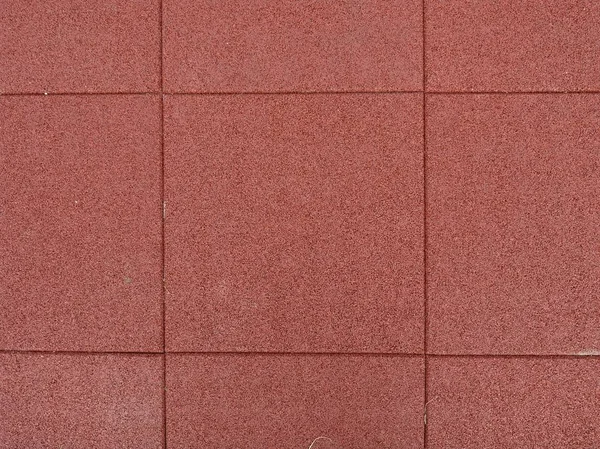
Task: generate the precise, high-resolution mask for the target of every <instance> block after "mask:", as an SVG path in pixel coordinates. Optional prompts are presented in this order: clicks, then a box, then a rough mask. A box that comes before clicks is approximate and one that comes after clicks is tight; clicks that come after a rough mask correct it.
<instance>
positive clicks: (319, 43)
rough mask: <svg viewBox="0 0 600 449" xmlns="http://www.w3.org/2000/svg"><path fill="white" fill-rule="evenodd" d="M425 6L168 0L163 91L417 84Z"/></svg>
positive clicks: (381, 1)
mask: <svg viewBox="0 0 600 449" xmlns="http://www.w3.org/2000/svg"><path fill="white" fill-rule="evenodd" d="M421 3H422V2H421V0H371V1H368V2H357V1H353V0H343V1H338V2H314V1H296V0H280V1H271V0H224V1H219V2H215V1H212V0H199V1H198V0H165V1H164V81H165V89H166V90H167V91H168V92H282V91H283V92H298V91H301V92H305V91H312V92H315V91H328V92H331V91H390V90H393V91H415V90H421V89H422V86H423V82H422V73H423V72H422V65H423V64H422V61H423V56H422V51H423V50H422V48H423V47H422V41H423V31H422V5H421Z"/></svg>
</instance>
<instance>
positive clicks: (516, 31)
mask: <svg viewBox="0 0 600 449" xmlns="http://www.w3.org/2000/svg"><path fill="white" fill-rule="evenodd" d="M598 23H600V2H598V1H597V0H510V1H509V0H501V1H489V0H471V1H464V0H444V1H437V0H427V1H426V6H425V33H426V64H425V67H426V69H425V72H426V79H427V89H428V90H429V91H495V92H498V91H501V92H508V91H559V92H564V91H590V90H591V91H594V90H595V91H597V90H600V26H598Z"/></svg>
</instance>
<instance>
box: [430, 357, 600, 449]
mask: <svg viewBox="0 0 600 449" xmlns="http://www.w3.org/2000/svg"><path fill="white" fill-rule="evenodd" d="M599 370H600V360H598V359H597V358H593V359H591V358H585V357H582V358H579V359H576V358H569V359H564V358H563V359H560V358H554V359H530V358H512V359H509V358H461V357H459V358H446V357H444V358H433V359H430V360H429V374H428V376H429V382H428V392H429V398H430V400H431V402H430V403H429V404H428V405H427V423H428V434H429V438H428V447H429V448H430V449H504V448H513V447H523V448H525V447H526V448H538V447H543V448H548V449H563V448H577V449H584V448H591V447H598V446H599V445H600V431H599V430H598V429H599V428H600V426H599V425H598V424H599V423H598V409H599V408H600V394H599V393H600V381H599V379H598V371H599Z"/></svg>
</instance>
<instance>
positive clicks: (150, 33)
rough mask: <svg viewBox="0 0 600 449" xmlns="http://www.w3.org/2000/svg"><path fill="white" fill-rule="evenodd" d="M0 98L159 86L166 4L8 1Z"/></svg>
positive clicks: (2, 20)
mask: <svg viewBox="0 0 600 449" xmlns="http://www.w3.org/2000/svg"><path fill="white" fill-rule="evenodd" d="M0 42H1V43H2V45H0V93H6V92H10V93H36V92H37V93H40V92H140V91H141V92H147V91H157V90H158V89H159V87H160V15H159V0H28V1H22V0H3V1H2V6H1V8H0Z"/></svg>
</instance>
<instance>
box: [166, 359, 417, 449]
mask: <svg viewBox="0 0 600 449" xmlns="http://www.w3.org/2000/svg"><path fill="white" fill-rule="evenodd" d="M422 399H423V360H422V358H417V357H390V356H340V355H288V356H281V355H274V356H270V355H246V356H243V355H170V356H169V357H168V359H167V413H168V414H167V419H168V421H167V426H168V429H169V430H168V433H167V436H168V446H169V447H171V448H174V449H179V448H201V447H220V448H221V447H222V448H225V447H231V448H233V447H257V446H266V447H303V448H308V447H309V446H310V444H311V442H313V441H314V440H315V439H316V438H317V437H326V438H329V439H330V440H331V441H318V442H317V443H315V445H314V446H313V447H314V448H349V449H358V448H365V447H389V448H398V449H400V448H402V449H408V448H414V449H420V448H422V444H423V416H422V411H423V410H422ZM231 429H236V431H235V432H232V430H231Z"/></svg>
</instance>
